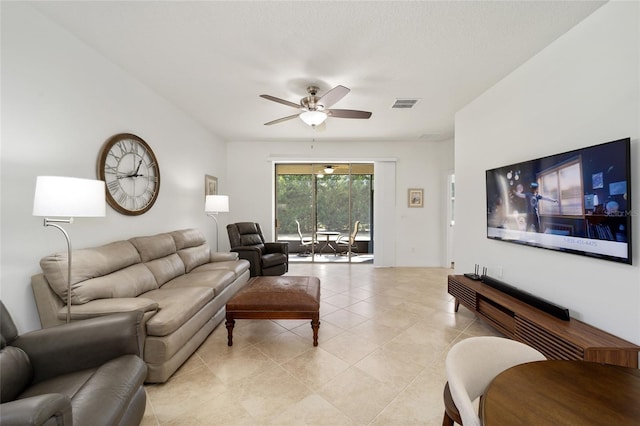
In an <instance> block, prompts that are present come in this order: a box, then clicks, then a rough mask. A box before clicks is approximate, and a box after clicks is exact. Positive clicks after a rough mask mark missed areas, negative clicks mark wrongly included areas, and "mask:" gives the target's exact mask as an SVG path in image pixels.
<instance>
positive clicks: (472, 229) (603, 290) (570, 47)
mask: <svg viewBox="0 0 640 426" xmlns="http://www.w3.org/2000/svg"><path fill="white" fill-rule="evenodd" d="M639 25H640V3H638V2H611V3H608V4H607V5H605V6H603V7H602V8H600V9H598V10H597V11H596V12H595V13H594V14H593V15H591V16H589V17H588V18H587V19H586V20H584V21H583V22H581V23H580V24H578V25H577V26H576V27H575V28H573V29H572V30H571V31H569V32H568V33H567V34H565V35H564V36H562V37H560V38H559V39H558V40H557V41H556V42H554V43H553V44H551V45H550V46H548V47H547V48H546V49H544V50H543V51H542V52H540V53H539V54H538V55H536V56H535V57H534V58H532V59H531V60H529V61H528V62H527V63H525V64H524V65H523V66H521V67H520V68H519V69H518V70H516V71H515V72H513V73H512V74H511V75H509V76H508V77H506V78H505V79H504V80H502V81H501V82H500V83H498V84H497V85H496V86H494V87H493V88H492V89H490V90H488V91H487V92H486V93H484V94H483V95H482V96H480V97H479V98H478V99H476V100H475V101H473V102H472V103H471V104H470V105H468V106H467V107H465V108H464V109H463V110H462V111H460V112H459V113H458V114H457V116H456V144H455V159H456V203H457V209H456V210H457V212H456V238H455V245H454V246H455V249H456V253H455V257H456V269H457V270H458V272H468V271H470V270H472V268H473V265H474V264H475V263H479V264H481V265H483V266H487V267H489V275H493V276H496V277H497V268H498V267H503V268H504V275H503V277H502V279H503V280H504V281H505V282H507V283H510V284H513V285H515V286H517V287H520V288H523V289H525V290H527V291H530V292H531V293H534V294H536V295H539V296H542V297H544V298H547V299H549V300H551V301H554V302H556V303H560V304H562V305H565V306H567V307H568V308H570V310H571V313H572V316H575V317H577V318H579V319H582V320H584V321H585V322H588V323H591V324H593V325H595V326H597V327H600V328H602V329H604V330H607V331H609V332H611V333H613V334H615V335H618V336H620V337H622V338H625V339H628V340H630V341H633V342H635V343H640V253H639V252H640V245H639V244H640V222H638V211H639V210H638V207H637V206H638V204H640V184H639V183H640V180H638V177H639V176H640V146H639V141H638V138H639V136H640V128H639V127H640V82H639V80H640V68H639V64H640V58H639V54H640V41H639V40H640V33H639V28H638V27H639ZM624 137H631V143H632V148H631V151H632V160H631V167H632V176H633V181H632V186H633V188H632V191H633V192H632V202H633V203H634V207H633V209H634V210H633V211H634V217H633V218H632V220H633V235H632V239H633V245H634V247H633V251H634V254H633V266H629V265H625V264H617V263H614V262H609V261H604V260H597V259H590V258H586V257H582V256H577V255H572V254H565V253H557V252H552V251H547V250H541V249H536V248H531V247H523V246H518V245H515V244H508V243H505V242H500V241H492V240H488V239H487V238H486V213H485V211H486V210H485V209H486V200H485V188H484V172H485V170H486V169H491V168H494V167H498V166H503V165H505V164H512V163H516V162H520V161H524V160H529V159H533V158H538V157H541V156H545V155H550V154H556V153H560V152H564V151H568V150H572V149H576V148H581V147H585V146H590V145H595V144H599V143H603V142H608V141H612V140H615V139H620V138H624Z"/></svg>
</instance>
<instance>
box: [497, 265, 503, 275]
mask: <svg viewBox="0 0 640 426" xmlns="http://www.w3.org/2000/svg"><path fill="white" fill-rule="evenodd" d="M496 271H497V274H498V278H502V266H498V267H497V268H496Z"/></svg>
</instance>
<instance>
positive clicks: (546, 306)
mask: <svg viewBox="0 0 640 426" xmlns="http://www.w3.org/2000/svg"><path fill="white" fill-rule="evenodd" d="M481 281H482V282H483V283H484V284H486V285H488V286H489V287H493V288H495V289H496V290H499V291H501V292H503V293H506V294H508V295H509V296H511V297H515V298H516V299H518V300H520V301H521V302H524V303H526V304H528V305H531V306H533V307H535V308H538V309H540V310H541V311H543V312H546V313H548V314H550V315H553V316H554V317H556V318H558V319H561V320H563V321H569V319H570V318H571V317H570V316H569V309H567V308H565V307H564V306H560V305H557V304H555V303H553V302H549V301H548V300H545V299H543V298H541V297H538V296H534V295H533V294H531V293H527V292H526V291H524V290H520V289H519V288H516V287H514V286H512V285H509V284H507V283H505V282H502V281H499V280H497V279H495V278H492V277H490V276H488V275H483V276H482V280H481Z"/></svg>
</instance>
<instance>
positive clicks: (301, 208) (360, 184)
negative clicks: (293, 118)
mask: <svg viewBox="0 0 640 426" xmlns="http://www.w3.org/2000/svg"><path fill="white" fill-rule="evenodd" d="M275 174H276V176H275V191H274V193H275V206H276V212H275V215H276V238H277V241H285V242H288V243H289V253H290V256H289V257H290V261H294V262H295V261H307V262H365V261H368V262H372V261H373V178H374V165H373V164H372V163H339V164H335V163H331V164H329V163H278V164H276V165H275Z"/></svg>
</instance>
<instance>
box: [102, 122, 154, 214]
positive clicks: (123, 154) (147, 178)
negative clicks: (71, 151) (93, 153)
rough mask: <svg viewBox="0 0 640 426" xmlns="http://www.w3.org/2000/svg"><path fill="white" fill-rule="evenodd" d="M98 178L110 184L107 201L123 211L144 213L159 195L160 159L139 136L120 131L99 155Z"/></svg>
mask: <svg viewBox="0 0 640 426" xmlns="http://www.w3.org/2000/svg"><path fill="white" fill-rule="evenodd" d="M98 178H99V179H100V180H103V181H104V182H105V183H106V185H107V202H108V203H109V205H110V206H111V207H113V208H114V209H115V210H116V211H118V212H120V213H122V214H126V215H130V216H135V215H140V214H142V213H144V212H146V211H148V210H149V209H150V208H151V207H152V206H153V203H155V201H156V199H157V198H158V192H159V190H160V168H159V167H158V160H157V159H156V156H155V154H154V153H153V151H152V150H151V148H150V147H149V145H148V144H147V143H146V142H145V141H144V140H142V139H141V138H139V137H138V136H136V135H132V134H130V133H120V134H117V135H114V136H112V137H111V138H110V139H109V140H107V142H105V144H104V146H103V147H102V149H101V150H100V156H99V157H98Z"/></svg>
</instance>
